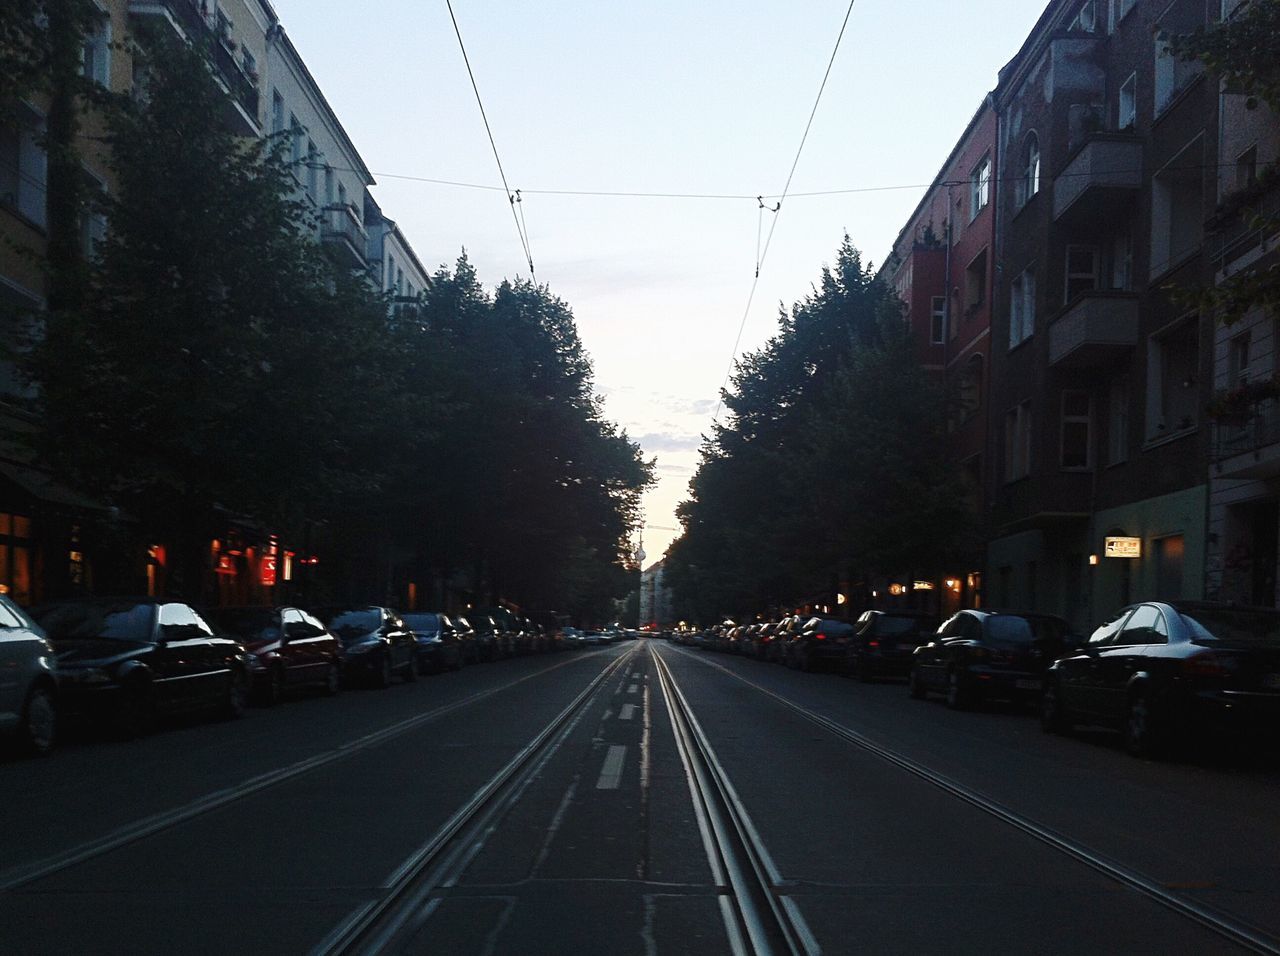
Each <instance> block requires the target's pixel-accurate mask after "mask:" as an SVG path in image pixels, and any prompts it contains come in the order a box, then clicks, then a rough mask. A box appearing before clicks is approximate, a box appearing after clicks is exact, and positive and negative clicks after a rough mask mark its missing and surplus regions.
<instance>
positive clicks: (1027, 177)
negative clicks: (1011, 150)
mask: <svg viewBox="0 0 1280 956" xmlns="http://www.w3.org/2000/svg"><path fill="white" fill-rule="evenodd" d="M1023 152H1024V159H1025V163H1024V165H1023V170H1022V184H1021V185H1022V202H1023V203H1024V204H1025V203H1027V202H1030V201H1031V197H1032V196H1034V195H1035V194H1036V193H1038V192H1039V191H1040V139H1039V137H1037V136H1036V134H1035V133H1028V134H1027V142H1026V146H1025V147H1024V150H1023Z"/></svg>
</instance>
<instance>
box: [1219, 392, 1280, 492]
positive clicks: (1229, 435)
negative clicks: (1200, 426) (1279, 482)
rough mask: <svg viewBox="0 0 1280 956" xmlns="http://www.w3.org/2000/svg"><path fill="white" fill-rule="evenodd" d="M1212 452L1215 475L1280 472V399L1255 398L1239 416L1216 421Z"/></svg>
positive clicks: (1253, 475) (1251, 475) (1272, 475)
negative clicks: (1235, 418) (1228, 419)
mask: <svg viewBox="0 0 1280 956" xmlns="http://www.w3.org/2000/svg"><path fill="white" fill-rule="evenodd" d="M1211 455H1212V460H1213V466H1214V467H1213V475H1214V477H1216V478H1253V479H1257V478H1275V477H1277V476H1280V400H1277V399H1274V398H1269V399H1266V400H1264V401H1261V402H1256V403H1255V404H1253V405H1252V406H1250V408H1249V411H1248V412H1247V413H1246V414H1244V415H1243V416H1241V419H1240V420H1237V421H1234V422H1228V421H1222V420H1219V421H1217V422H1215V423H1214V426H1213V447H1212V449H1211Z"/></svg>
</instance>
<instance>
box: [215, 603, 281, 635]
mask: <svg viewBox="0 0 1280 956" xmlns="http://www.w3.org/2000/svg"><path fill="white" fill-rule="evenodd" d="M204 616H205V618H206V619H207V620H208V621H209V623H211V624H213V625H214V628H215V629H216V630H221V631H226V632H227V633H228V634H232V635H234V636H235V637H239V638H245V639H249V640H257V641H274V640H275V639H276V638H278V637H279V636H280V619H279V617H278V616H277V615H276V613H275V611H272V610H271V609H270V608H265V607H234V608H225V607H224V608H216V609H214V610H211V611H207V612H205V614H204Z"/></svg>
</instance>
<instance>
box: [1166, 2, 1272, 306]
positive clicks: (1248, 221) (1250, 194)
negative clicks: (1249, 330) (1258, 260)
mask: <svg viewBox="0 0 1280 956" xmlns="http://www.w3.org/2000/svg"><path fill="white" fill-rule="evenodd" d="M1169 48H1170V49H1171V50H1172V51H1173V53H1174V54H1175V55H1177V56H1178V57H1180V58H1182V59H1183V60H1192V61H1199V62H1200V63H1203V64H1204V66H1205V68H1206V69H1207V70H1208V71H1209V72H1210V73H1211V74H1213V75H1215V76H1217V77H1219V78H1221V80H1222V81H1223V82H1224V83H1225V86H1226V89H1227V90H1228V91H1229V92H1231V93H1233V94H1242V95H1244V96H1246V97H1247V100H1246V105H1247V106H1248V108H1249V109H1261V108H1263V107H1264V105H1265V107H1266V108H1268V109H1270V110H1271V111H1272V113H1273V114H1275V115H1276V116H1280V56H1278V55H1277V51H1280V0H1249V2H1247V3H1245V4H1242V5H1241V7H1240V8H1239V9H1238V12H1237V13H1236V14H1235V15H1234V16H1232V17H1231V18H1230V19H1227V20H1225V21H1223V22H1221V23H1216V24H1213V25H1212V26H1207V27H1200V28H1198V29H1197V30H1195V31H1194V32H1192V33H1189V34H1185V35H1182V36H1177V37H1171V38H1170V40H1169ZM1278 182H1280V169H1277V167H1276V165H1275V164H1274V163H1273V164H1271V165H1270V166H1269V167H1267V168H1265V169H1263V170H1261V171H1260V173H1259V175H1258V177H1257V181H1256V182H1255V183H1253V184H1252V185H1250V186H1246V187H1244V188H1243V189H1240V190H1238V191H1237V192H1235V193H1234V194H1232V195H1229V196H1227V197H1225V198H1224V201H1223V203H1222V204H1221V206H1220V207H1219V209H1218V211H1217V213H1216V214H1215V216H1214V217H1213V220H1212V224H1213V225H1215V226H1216V227H1218V228H1220V229H1227V228H1230V227H1231V226H1233V225H1236V224H1241V223H1242V224H1243V225H1244V226H1245V228H1247V229H1249V230H1251V231H1255V232H1257V233H1258V234H1260V235H1263V236H1269V235H1272V234H1274V233H1275V232H1277V231H1280V215H1277V213H1276V212H1275V206H1274V204H1272V205H1271V207H1270V209H1271V211H1269V212H1268V211H1264V209H1263V207H1262V205H1261V202H1260V200H1262V198H1263V197H1264V196H1265V195H1267V194H1268V193H1274V191H1275V189H1276V186H1277V183H1278ZM1179 292H1180V297H1181V298H1182V299H1184V300H1185V301H1187V302H1188V303H1189V304H1192V305H1195V306H1197V307H1198V308H1200V310H1201V311H1203V312H1207V313H1210V314H1214V315H1217V316H1218V318H1219V319H1221V321H1222V322H1223V323H1224V324H1226V325H1231V324H1232V323H1234V322H1237V321H1239V320H1240V319H1242V318H1244V317H1245V316H1246V315H1248V314H1249V313H1250V312H1251V311H1253V310H1254V309H1256V308H1259V307H1261V308H1264V309H1267V310H1268V311H1270V312H1272V313H1276V312H1280V263H1276V262H1271V263H1269V264H1267V265H1263V266H1260V267H1253V268H1250V269H1245V270H1242V271H1240V272H1237V273H1235V274H1233V275H1231V276H1229V277H1227V278H1226V279H1224V280H1223V281H1222V282H1219V283H1217V284H1216V285H1215V286H1212V287H1209V288H1202V289H1197V290H1193V291H1185V290H1179Z"/></svg>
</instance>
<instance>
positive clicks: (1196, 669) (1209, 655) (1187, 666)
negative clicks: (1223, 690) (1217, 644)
mask: <svg viewBox="0 0 1280 956" xmlns="http://www.w3.org/2000/svg"><path fill="white" fill-rule="evenodd" d="M1182 671H1183V673H1184V674H1186V675H1187V676H1189V677H1226V676H1227V674H1228V669H1227V666H1226V662H1225V661H1223V660H1222V658H1220V657H1219V656H1218V655H1217V654H1215V653H1213V651H1204V652H1202V653H1200V654H1193V655H1192V656H1191V657H1188V658H1187V659H1186V660H1185V661H1183V662H1182Z"/></svg>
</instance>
